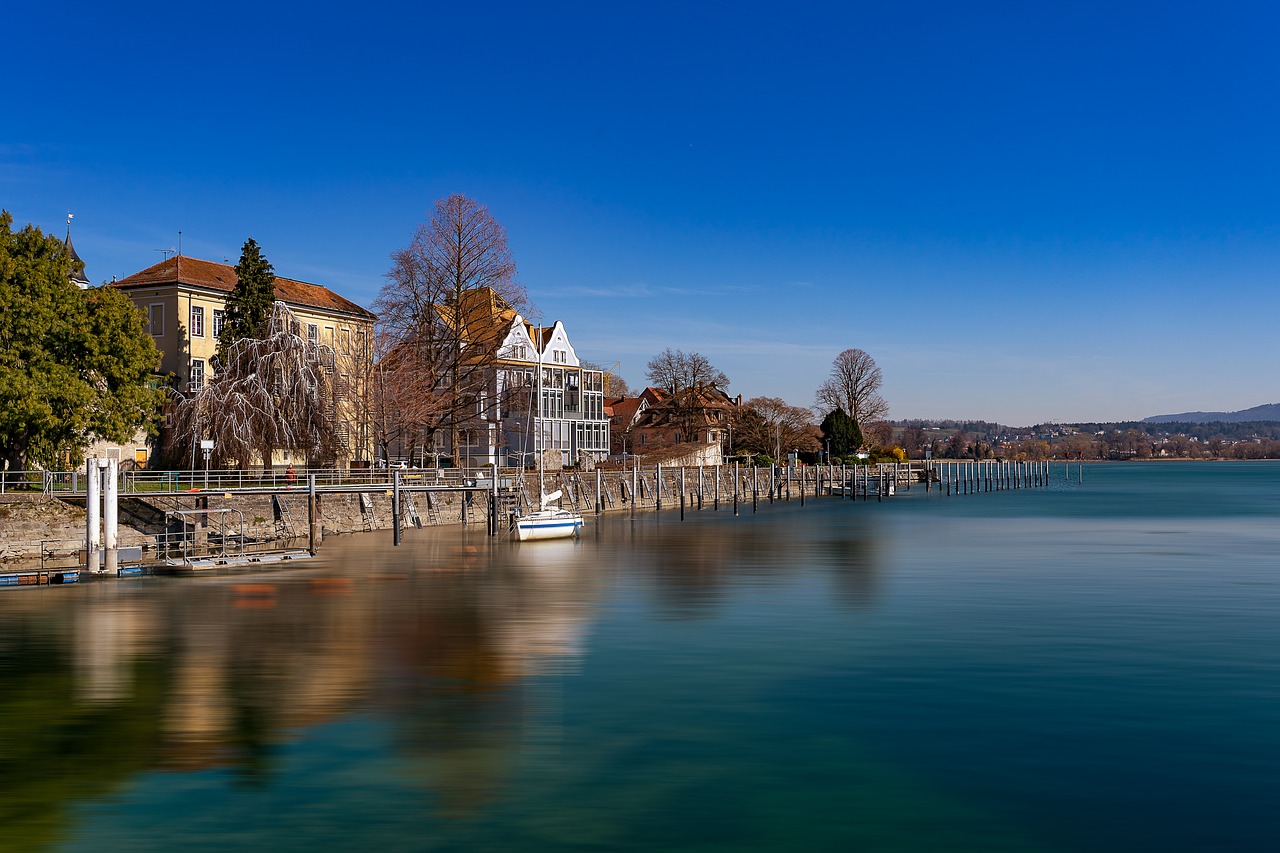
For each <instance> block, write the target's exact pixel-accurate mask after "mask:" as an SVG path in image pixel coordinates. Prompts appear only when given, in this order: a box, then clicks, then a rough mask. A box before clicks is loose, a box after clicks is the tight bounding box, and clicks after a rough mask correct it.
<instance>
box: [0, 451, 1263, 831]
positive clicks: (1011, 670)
mask: <svg viewBox="0 0 1280 853" xmlns="http://www.w3.org/2000/svg"><path fill="white" fill-rule="evenodd" d="M1077 471H1078V469H1077V468H1076V467H1075V466H1072V468H1071V478H1070V480H1068V479H1067V478H1066V477H1065V476H1064V470H1063V467H1062V465H1060V464H1059V465H1056V466H1055V467H1054V468H1053V472H1052V473H1053V477H1054V481H1053V483H1052V484H1051V486H1050V487H1049V488H1045V489H1036V490H1021V491H1005V492H996V493H984V494H977V495H968V496H952V497H944V496H940V495H939V494H938V492H936V491H934V492H933V493H932V494H930V495H926V494H925V492H924V490H923V488H920V487H914V488H912V490H911V491H910V492H909V493H905V494H900V496H899V497H897V498H894V499H892V500H888V501H885V502H884V503H877V502H875V501H874V500H872V501H870V502H863V501H856V502H854V501H848V500H840V499H834V498H833V499H822V500H819V501H814V500H809V501H808V502H807V504H806V506H804V507H801V506H800V505H799V502H798V500H794V499H793V500H792V501H791V502H789V503H781V502H780V503H777V504H773V505H769V504H768V503H767V502H765V503H762V504H761V506H760V508H759V511H758V512H756V513H754V514H753V513H752V510H751V506H750V504H746V505H744V506H743V507H742V508H741V510H740V512H741V515H740V516H739V517H736V518H735V517H733V515H732V512H731V511H730V510H729V509H728V508H723V507H722V509H721V510H720V512H718V513H716V512H712V511H711V510H710V508H707V509H706V510H704V511H702V512H696V511H690V512H689V513H688V514H687V518H686V520H685V521H683V522H682V521H680V520H679V513H678V511H674V510H667V511H664V512H663V513H662V514H661V515H660V516H657V517H655V516H654V515H653V514H652V513H650V514H645V515H641V516H638V517H636V518H634V519H632V518H631V517H629V516H627V515H613V516H608V517H605V518H604V519H603V520H601V521H599V522H598V523H597V522H596V521H595V520H594V519H592V520H591V522H590V524H589V527H588V529H587V531H586V533H585V535H584V537H583V538H582V540H581V541H579V542H576V543H573V542H541V543H524V544H519V543H512V542H506V541H502V542H494V541H492V540H489V539H487V538H486V537H484V536H483V533H482V530H481V531H477V532H474V533H462V532H459V531H456V530H422V531H418V530H412V531H409V532H408V533H407V534H406V536H405V544H404V545H403V546H402V547H401V548H398V549H396V548H392V547H391V543H390V534H389V533H381V534H375V535H369V536H361V537H347V538H344V539H331V540H329V541H328V542H327V543H326V544H325V546H324V549H323V551H322V557H321V558H320V559H318V560H316V561H314V562H313V564H312V565H310V566H309V567H308V568H306V569H305V570H297V571H288V572H281V573H276V574H270V575H260V576H253V577H248V576H237V577H215V578H200V579H138V580H132V581H120V582H109V583H99V584H83V585H80V586H79V587H78V588H77V587H68V588H42V589H18V590H13V591H5V592H0V851H55V850H56V851H105V850H130V851H174V850H182V851H185V852H186V853H190V851H225V850H274V851H294V850H296V851H308V853H318V851H331V850H334V851H347V850H350V851H361V853H370V852H371V851H373V853H393V851H419V850H423V851H475V850H592V851H595V850H601V851H604V850H619V851H632V850H634V851H654V850H688V851H703V850H721V851H730V850H732V851H738V850H859V851H881V850H884V851H890V850H892V851H898V850H901V851H929V850H946V851H1002V850H1009V851H1013V850H1017V851H1024V850H1025V851H1091V852H1092V851H1133V850H1153V851H1182V850H1186V851H1203V850H1231V851H1249V850H1266V851H1274V850H1277V849H1280V810H1278V806H1280V464H1276V463H1267V462H1261V463H1241V464H1214V463H1147V464H1140V463H1134V464H1115V465H1098V466H1086V467H1085V470H1084V475H1083V481H1082V482H1081V481H1080V479H1079V478H1078V476H1077Z"/></svg>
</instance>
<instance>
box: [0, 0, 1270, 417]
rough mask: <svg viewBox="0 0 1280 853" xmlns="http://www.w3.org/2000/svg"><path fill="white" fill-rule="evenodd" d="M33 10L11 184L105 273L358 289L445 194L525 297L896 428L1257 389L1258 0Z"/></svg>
mask: <svg viewBox="0 0 1280 853" xmlns="http://www.w3.org/2000/svg"><path fill="white" fill-rule="evenodd" d="M275 6H276V4H271V3H263V2H257V3H250V4H246V3H240V2H224V3H218V4H181V3H176V4H175V3H122V4H112V3H100V2H95V3H83V2H64V3H60V4H55V5H49V4H44V5H40V4H35V3H22V4H17V5H16V6H15V7H14V8H10V9H7V10H6V12H5V14H4V19H5V20H4V27H5V30H6V36H5V43H6V47H5V60H6V61H5V70H6V80H7V83H8V90H9V97H8V98H6V106H5V110H4V118H3V119H0V127H2V128H3V131H2V133H0V205H2V206H3V207H4V208H6V209H8V210H9V211H10V212H11V213H12V214H13V215H14V218H15V220H16V221H17V224H19V225H22V224H25V223H27V222H34V223H36V224H37V225H39V226H41V227H42V228H45V229H46V230H50V231H53V232H55V233H57V234H61V233H62V232H63V229H64V222H65V218H66V213H67V211H68V210H70V211H73V212H74V213H75V221H74V224H73V231H72V234H73V238H74V240H75V244H76V248H77V250H78V251H79V252H80V254H81V256H82V257H83V258H84V259H85V261H86V262H87V265H88V274H89V277H90V278H91V279H92V280H93V281H94V282H100V281H103V280H108V279H110V278H111V277H112V276H118V277H124V276H125V275H128V274H130V273H133V272H136V271H137V270H140V269H142V268H144V267H146V266H149V265H150V264H152V263H155V262H156V261H157V260H159V259H160V258H161V255H160V253H159V252H157V251H156V250H157V249H163V248H169V247H171V246H175V245H176V244H177V242H178V231H179V230H181V231H182V234H183V236H182V248H183V252H184V254H187V255H192V256H196V257H202V258H208V259H212V260H221V259H223V258H227V259H229V260H230V261H231V262H232V263H234V262H235V260H236V259H237V257H238V256H239V251H240V246H241V245H242V243H243V242H244V240H245V238H246V237H248V236H252V237H254V238H255V239H256V240H257V241H258V242H259V243H260V244H261V245H262V246H263V249H264V251H265V252H266V254H267V257H268V258H269V259H270V260H271V261H272V262H273V263H274V265H275V267H276V270H277V272H278V273H279V274H281V275H286V276H290V277H294V278H301V279H304V280H309V281H315V282H319V283H322V284H326V285H329V286H331V287H333V288H334V289H336V290H338V291H339V292H341V293H343V294H344V295H346V296H348V297H349V298H352V299H355V300H356V301H358V302H361V303H362V304H365V305H368V304H370V303H371V302H372V300H373V298H374V297H375V296H376V294H377V292H378V289H379V288H380V287H381V285H382V282H383V275H384V273H385V272H386V270H387V268H388V266H389V261H388V254H389V253H390V252H391V251H392V250H394V249H395V248H397V247H399V246H402V245H404V244H405V243H406V242H408V240H409V237H410V235H411V233H412V231H413V229H414V227H415V226H416V225H417V223H419V222H420V221H422V220H423V219H424V217H425V216H426V214H427V211H428V209H429V208H430V207H431V205H432V202H433V201H434V200H435V199H437V198H440V197H442V196H445V195H448V194H450V193H454V192H461V193H464V194H467V195H469V196H471V197H473V198H476V199H478V200H479V201H481V202H482V203H484V204H486V205H488V206H489V208H490V210H491V211H492V213H493V214H494V215H495V216H496V217H497V218H498V219H499V220H500V221H501V222H502V223H503V224H504V225H505V226H506V228H507V230H508V233H509V236H510V242H511V246H512V249H513V251H514V253H515V256H516V260H517V263H518V265H519V268H520V275H521V279H522V280H523V282H524V283H525V284H526V286H527V287H528V289H529V291H530V293H531V295H532V297H533V299H534V300H535V302H536V303H537V304H538V306H539V307H540V308H541V309H542V312H543V319H544V320H554V319H560V320H563V321H564V322H565V324H566V325H567V327H568V330H569V334H570V337H571V339H572V340H573V342H574V343H575V345H576V346H577V348H578V351H579V354H580V355H582V356H583V357H585V358H589V359H591V360H594V361H597V362H601V363H603V364H604V365H606V366H608V365H612V364H613V363H614V362H615V361H621V366H620V367H619V369H618V370H619V372H620V373H621V375H622V376H623V377H624V378H626V379H627V380H628V381H629V382H630V383H632V384H633V385H642V384H643V383H644V372H645V367H644V366H645V363H646V362H647V361H648V360H649V358H651V357H652V356H653V355H655V354H656V353H657V352H659V351H661V350H662V349H663V348H665V347H668V346H671V347H679V348H682V349H685V350H694V351H698V352H701V353H703V354H704V355H706V356H708V357H709V358H710V359H711V361H712V362H713V363H714V364H716V365H717V366H718V367H720V368H721V369H723V370H724V371H725V372H726V373H728V375H729V377H730V378H731V380H732V385H731V387H730V390H731V391H732V392H735V393H741V394H743V395H744V396H746V397H753V396H759V395H769V396H780V397H783V398H784V399H786V400H787V401H788V402H790V403H792V404H796V405H806V406H807V405H809V404H811V403H812V402H813V392H814V389H815V388H816V387H817V385H818V384H819V383H820V382H821V381H822V379H823V378H824V377H825V375H826V373H827V371H828V370H829V368H830V364H831V361H832V359H833V358H834V357H835V356H836V354H837V353H839V352H840V351H841V350H843V349H846V348H848V347H859V348H861V349H864V350H866V351H867V352H869V353H870V354H871V355H872V356H873V357H874V358H875V359H876V360H877V362H878V363H879V364H880V366H881V367H882V368H883V370H884V379H885V384H884V389H883V390H884V394H885V396H886V398H887V399H888V400H889V402H890V406H891V415H892V416H893V417H895V418H910V417H964V418H984V419H989V420H999V421H1001V422H1004V423H1011V424H1015V425H1020V424H1030V423H1034V422H1038V421H1045V420H1054V421H1079V420H1121V419H1131V418H1141V417H1144V416H1146V415H1153V414H1158V413H1164V412H1177V411H1184V410H1187V409H1223V410H1234V409H1241V408H1247V407H1249V406H1253V405H1257V404H1259V403H1265V402H1275V401H1277V400H1280V392H1278V391H1277V390H1276V378H1275V377H1276V370H1275V368H1276V364H1277V360H1278V359H1277V356H1276V353H1277V346H1276V342H1275V341H1276V337H1277V334H1278V331H1280V330H1278V328H1277V327H1278V326H1280V288H1277V286H1276V284H1277V278H1278V273H1280V240H1278V239H1277V237H1280V125H1278V121H1280V110H1278V109H1277V107H1278V105H1280V98H1278V97H1277V95H1278V94H1280V92H1278V91H1277V90H1278V89H1280V50H1277V48H1276V46H1275V41H1276V37H1277V35H1278V34H1280V11H1277V10H1278V9H1280V7H1277V6H1276V5H1275V4H1271V3H1228V4H1207V3H1119V2H1105V3H1081V2H1063V3H1032V2H1019V3H1012V2H1008V3H984V2H975V3H955V2H916V3H886V2H876V3H848V4H846V3H839V4H835V3H833V4H825V3H804V2H800V3H789V4H766V3H760V2H733V0H725V1H724V2H644V3H625V2H624V3H613V4H611V3H581V4H563V5H562V4H554V3H551V4H529V3H510V4H504V3H494V4H467V3H448V4H432V3H396V4H379V3H368V4H341V5H338V4H329V3H324V2H319V3H311V4H297V5H289V4H286V5H285V6H284V8H281V9H277V8H274V7H275Z"/></svg>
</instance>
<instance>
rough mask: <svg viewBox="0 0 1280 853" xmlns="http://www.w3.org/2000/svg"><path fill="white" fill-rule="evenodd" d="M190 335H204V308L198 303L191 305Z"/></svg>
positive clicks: (194, 336) (200, 336)
mask: <svg viewBox="0 0 1280 853" xmlns="http://www.w3.org/2000/svg"><path fill="white" fill-rule="evenodd" d="M191 337H193V338H203V337H204V308H203V307H201V306H199V305H192V306H191Z"/></svg>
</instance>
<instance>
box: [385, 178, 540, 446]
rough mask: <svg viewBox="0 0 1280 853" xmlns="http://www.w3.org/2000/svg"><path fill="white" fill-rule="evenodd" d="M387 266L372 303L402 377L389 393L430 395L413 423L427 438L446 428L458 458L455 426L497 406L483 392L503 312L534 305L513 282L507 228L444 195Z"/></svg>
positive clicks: (504, 325) (480, 209)
mask: <svg viewBox="0 0 1280 853" xmlns="http://www.w3.org/2000/svg"><path fill="white" fill-rule="evenodd" d="M391 262H392V264H391V270H390V271H389V272H388V273H387V282H386V284H384V285H383V287H382V291H381V293H379V295H378V298H377V300H376V301H375V302H374V308H375V310H376V311H377V312H378V314H379V319H380V326H381V332H382V334H383V336H384V338H385V339H386V340H387V341H388V342H389V344H390V345H389V347H388V351H389V352H395V353H396V359H397V362H398V366H397V367H396V370H397V371H398V372H399V373H400V374H401V378H402V380H403V381H401V382H398V383H396V384H397V389H396V390H397V393H398V394H400V395H401V397H402V399H405V400H407V399H409V398H419V399H421V398H430V402H429V404H426V405H422V406H419V407H418V411H417V412H416V415H421V416H422V423H420V424H413V425H412V426H414V427H415V428H421V429H422V430H424V432H425V435H426V436H428V437H430V436H434V434H435V431H436V430H438V429H442V428H443V429H447V430H448V431H449V436H450V446H451V448H452V449H453V452H454V453H455V454H456V453H457V452H458V447H459V445H460V438H461V430H462V428H463V427H465V426H466V425H467V424H468V423H470V422H472V421H474V420H475V419H476V418H477V417H479V416H480V414H482V412H481V408H483V407H484V406H488V407H492V406H494V405H495V404H496V400H493V399H489V398H487V397H486V395H485V393H484V389H485V388H486V386H487V384H488V381H489V379H490V375H491V372H492V368H493V364H494V361H495V360H496V358H497V355H498V352H497V350H498V347H499V345H500V344H501V343H502V341H503V339H504V338H505V337H506V335H507V333H508V332H509V331H510V322H511V320H512V319H513V316H512V315H511V314H510V312H518V313H520V314H522V315H528V314H529V313H531V312H532V310H533V309H532V306H531V305H530V303H529V298H528V294H527V293H526V292H525V289H524V287H523V286H522V285H520V283H519V282H518V281H517V280H516V265H515V260H514V259H513V257H512V255H511V250H510V248H509V247H508V246H507V232H506V229H504V228H503V227H502V225H501V224H500V223H499V222H498V221H497V220H495V219H494V218H493V217H492V216H491V215H490V213H489V209H488V208H486V207H484V206H483V205H481V204H479V203H478V202H476V201H474V200H472V199H470V198H467V197H466V196H463V195H451V196H449V197H448V198H445V199H441V200H439V201H437V202H436V205H435V210H434V212H433V213H432V216H431V221H430V222H428V223H426V224H423V225H419V226H418V228H417V230H416V231H415V232H414V235H413V239H412V240H411V241H410V242H409V245H408V246H406V247H405V248H403V249H398V250H397V251H395V252H393V253H392V254H391ZM407 426H409V425H402V427H407Z"/></svg>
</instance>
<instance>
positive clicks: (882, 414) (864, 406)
mask: <svg viewBox="0 0 1280 853" xmlns="http://www.w3.org/2000/svg"><path fill="white" fill-rule="evenodd" d="M882 381H883V376H882V375H881V373H880V368H879V367H877V366H876V360H875V359H874V358H872V357H871V356H869V355H867V354H866V353H865V352H863V351H862V350H860V349H847V350H845V351H844V352H842V353H840V354H839V355H838V356H836V359H835V361H834V362H832V364H831V377H830V378H829V379H827V380H826V381H825V382H823V383H822V384H821V385H820V386H818V393H817V408H819V409H821V410H822V411H824V412H827V411H831V410H832V409H843V410H844V411H845V412H847V413H848V414H849V417H851V418H853V420H854V422H855V423H856V424H857V425H858V426H859V427H860V428H863V429H865V428H866V427H867V426H868V425H869V424H872V423H875V422H876V421H880V420H884V419H885V418H887V417H888V416H889V404H888V403H887V402H886V401H885V399H884V398H883V397H881V396H880V384H881V382H882Z"/></svg>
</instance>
